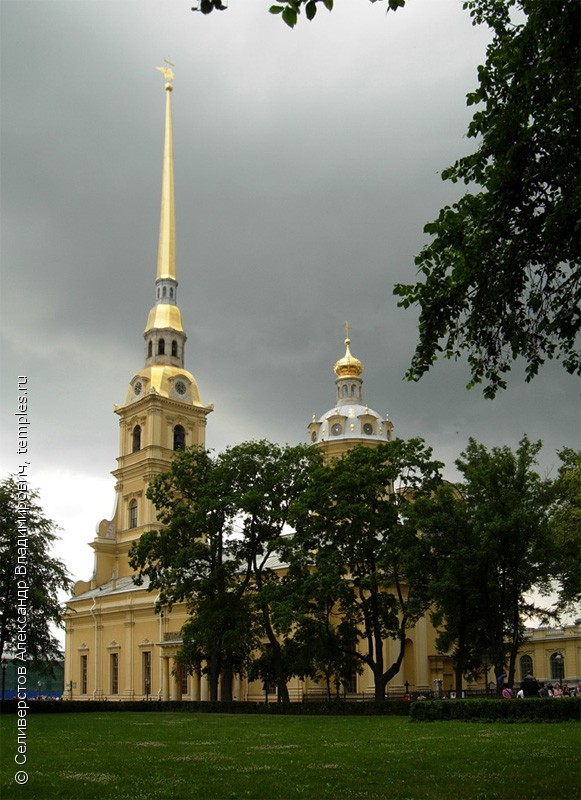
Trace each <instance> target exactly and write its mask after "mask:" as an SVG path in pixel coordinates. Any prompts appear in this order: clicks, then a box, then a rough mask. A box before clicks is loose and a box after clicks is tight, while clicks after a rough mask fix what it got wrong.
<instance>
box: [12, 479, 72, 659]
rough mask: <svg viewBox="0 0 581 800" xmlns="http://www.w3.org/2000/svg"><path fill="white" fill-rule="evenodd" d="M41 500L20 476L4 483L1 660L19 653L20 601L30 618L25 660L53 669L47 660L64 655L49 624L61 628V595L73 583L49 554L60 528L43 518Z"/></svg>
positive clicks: (28, 618) (27, 626)
mask: <svg viewBox="0 0 581 800" xmlns="http://www.w3.org/2000/svg"><path fill="white" fill-rule="evenodd" d="M38 501H39V494H38V492H37V491H36V490H31V489H30V488H29V487H28V484H27V482H20V483H19V481H18V478H17V477H16V476H14V475H9V476H8V477H6V478H4V480H3V481H2V482H0V608H1V613H0V657H1V656H2V653H3V652H4V650H5V649H10V650H13V651H14V650H16V649H17V647H16V644H17V641H18V630H19V628H18V624H19V623H18V617H19V613H20V612H19V611H18V605H19V599H20V600H21V601H22V602H21V606H22V608H23V610H24V612H23V613H24V614H25V618H26V626H25V627H26V641H25V642H24V643H23V644H24V645H25V657H26V659H27V660H28V659H30V660H31V661H32V663H33V666H34V668H35V669H38V670H39V671H42V670H43V669H44V668H46V669H48V670H49V671H50V665H49V662H50V661H54V660H58V659H59V658H60V657H61V652H60V648H59V642H58V640H57V639H56V638H55V637H54V636H53V634H52V633H51V629H50V626H51V625H55V626H61V625H62V615H63V612H64V610H65V609H64V606H63V605H62V604H61V602H60V601H59V593H60V592H67V593H68V592H69V591H70V589H71V587H72V583H71V579H70V576H69V573H68V570H67V568H66V566H65V565H64V564H63V562H62V561H61V560H60V559H58V558H55V557H54V556H51V555H50V551H51V548H52V545H53V544H54V542H55V541H56V540H57V538H58V537H57V535H56V531H57V530H58V526H57V525H56V523H55V522H53V521H52V520H50V519H47V518H46V517H45V516H44V512H43V510H42V508H41V506H40V503H39V502H38ZM23 554H24V555H23ZM20 555H23V558H24V563H23V562H19V560H18V558H19V556H20ZM19 564H20V565H21V566H22V567H25V570H26V571H25V573H22V574H21V575H17V574H16V572H15V569H16V567H17V566H18V565H19ZM19 581H22V583H21V585H20V586H19V585H18V582H19ZM19 592H20V594H19Z"/></svg>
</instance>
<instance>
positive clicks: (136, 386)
mask: <svg viewBox="0 0 581 800" xmlns="http://www.w3.org/2000/svg"><path fill="white" fill-rule="evenodd" d="M142 391H143V384H142V383H141V381H137V382H136V383H135V384H134V386H133V393H134V394H135V395H140V394H141V392H142Z"/></svg>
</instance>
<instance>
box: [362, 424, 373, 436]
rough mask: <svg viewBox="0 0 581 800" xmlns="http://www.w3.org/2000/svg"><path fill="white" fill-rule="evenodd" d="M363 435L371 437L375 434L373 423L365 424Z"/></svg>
mask: <svg viewBox="0 0 581 800" xmlns="http://www.w3.org/2000/svg"><path fill="white" fill-rule="evenodd" d="M363 433H364V434H365V435H366V436H371V434H372V433H373V427H372V425H371V422H366V423H365V425H364V426H363Z"/></svg>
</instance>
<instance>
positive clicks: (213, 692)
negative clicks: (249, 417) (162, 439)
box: [129, 448, 253, 700]
mask: <svg viewBox="0 0 581 800" xmlns="http://www.w3.org/2000/svg"><path fill="white" fill-rule="evenodd" d="M228 478H229V473H228V471H227V469H225V468H224V465H223V463H222V460H221V459H220V458H214V457H213V456H212V455H211V454H210V453H209V452H208V451H206V450H203V449H201V448H189V449H187V450H183V451H179V452H177V453H176V455H175V458H174V459H173V461H172V463H171V466H170V469H169V470H168V471H167V472H165V473H163V474H161V475H159V476H157V477H156V478H155V479H154V480H153V481H152V482H151V484H150V485H149V487H148V490H147V496H148V497H149V499H150V500H152V501H153V503H154V505H155V507H156V509H157V515H158V520H159V522H160V523H161V526H162V527H161V528H160V529H159V530H151V531H147V532H146V533H144V534H143V535H142V536H141V537H140V539H139V540H138V541H137V542H135V543H134V544H133V546H132V548H131V551H130V554H129V563H130V564H131V566H132V567H133V569H135V570H137V575H136V578H135V582H136V583H137V584H141V583H143V579H144V578H147V579H148V581H149V590H150V591H154V590H155V591H157V592H159V597H158V601H157V604H156V610H157V611H158V612H161V611H162V610H163V609H164V608H168V609H170V610H171V608H172V606H173V605H174V604H175V603H179V602H183V603H185V605H186V608H187V611H188V614H189V621H188V624H187V625H186V626H184V630H183V637H184V647H183V651H182V652H181V653H180V659H179V660H180V661H181V663H182V668H183V669H189V670H193V669H194V668H199V665H200V662H201V661H204V662H205V667H204V671H205V672H206V674H207V675H208V679H209V686H210V698H211V699H212V700H217V699H218V686H219V681H220V677H222V678H223V687H224V693H223V695H222V696H223V698H224V699H225V700H228V699H231V698H230V692H231V687H232V680H231V679H232V674H233V670H234V669H235V668H239V669H241V668H242V664H243V663H244V661H245V659H246V658H247V656H248V654H249V651H250V649H251V648H252V645H253V639H252V625H250V624H246V625H245V624H241V618H242V620H243V623H247V622H248V608H247V606H246V604H245V603H244V602H243V597H244V593H245V591H246V590H247V588H248V582H249V577H248V576H247V575H244V574H241V565H240V562H239V560H238V559H237V557H236V552H235V546H234V537H233V532H234V530H233V529H234V522H235V517H236V509H235V507H234V506H233V504H232V500H231V487H230V486H229V485H228V484H227V481H228ZM234 631H235V632H236V635H234V633H233V632H234ZM243 631H244V632H245V635H244V636H242V635H240V634H241V632H243Z"/></svg>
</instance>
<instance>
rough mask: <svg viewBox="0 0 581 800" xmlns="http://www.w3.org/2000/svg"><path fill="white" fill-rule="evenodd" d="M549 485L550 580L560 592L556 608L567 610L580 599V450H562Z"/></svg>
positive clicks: (568, 448) (566, 448) (567, 448)
mask: <svg viewBox="0 0 581 800" xmlns="http://www.w3.org/2000/svg"><path fill="white" fill-rule="evenodd" d="M559 457H560V459H561V466H560V467H559V474H558V476H557V478H556V480H555V481H554V483H553V485H552V498H551V499H552V502H551V510H550V520H549V522H550V531H551V553H552V554H553V556H554V558H553V567H552V577H553V579H554V580H555V582H556V584H557V589H558V592H559V609H560V610H562V611H563V610H569V609H570V608H572V607H573V606H574V604H576V603H578V602H579V600H581V570H580V569H579V553H580V552H581V451H579V450H573V449H572V448H570V447H565V448H563V449H562V450H561V451H560V452H559Z"/></svg>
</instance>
